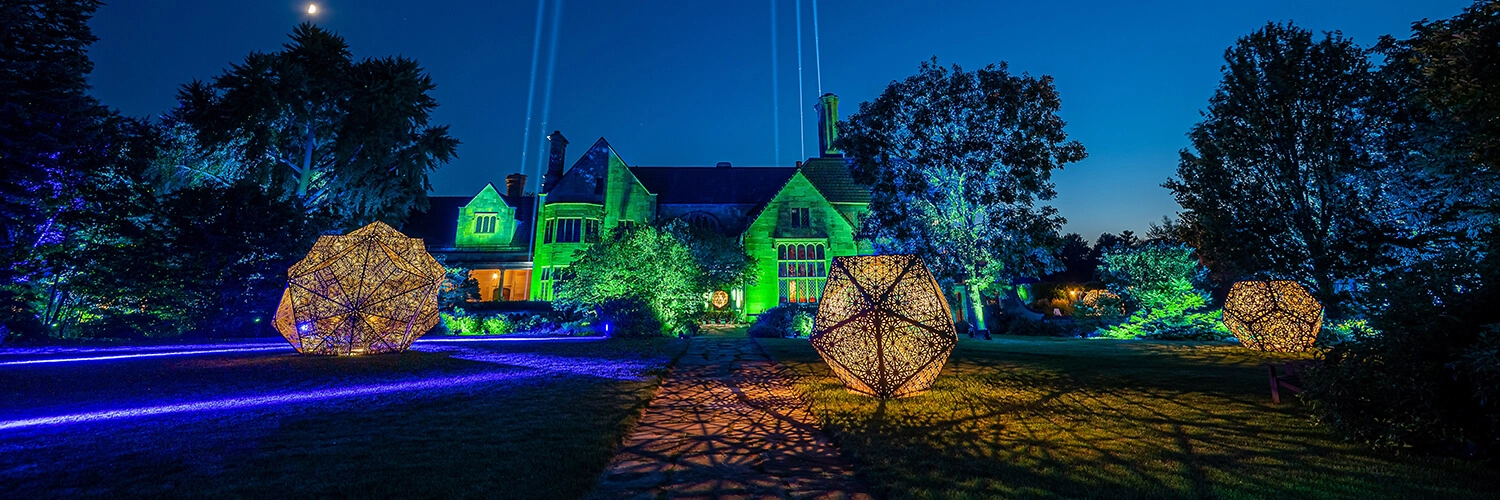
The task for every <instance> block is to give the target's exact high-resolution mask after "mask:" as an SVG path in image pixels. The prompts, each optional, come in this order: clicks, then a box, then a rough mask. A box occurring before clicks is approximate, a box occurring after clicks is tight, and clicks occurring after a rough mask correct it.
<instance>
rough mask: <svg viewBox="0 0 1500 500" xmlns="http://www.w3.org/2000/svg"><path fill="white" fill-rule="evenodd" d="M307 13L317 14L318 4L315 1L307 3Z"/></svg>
mask: <svg viewBox="0 0 1500 500" xmlns="http://www.w3.org/2000/svg"><path fill="white" fill-rule="evenodd" d="M307 13H308V14H317V13H318V4H315V3H310V4H307Z"/></svg>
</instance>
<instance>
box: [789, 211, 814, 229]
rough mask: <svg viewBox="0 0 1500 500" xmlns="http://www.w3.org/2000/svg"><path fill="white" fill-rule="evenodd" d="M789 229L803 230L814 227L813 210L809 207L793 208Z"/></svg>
mask: <svg viewBox="0 0 1500 500" xmlns="http://www.w3.org/2000/svg"><path fill="white" fill-rule="evenodd" d="M790 211H791V220H790V222H789V227H794V228H802V227H812V213H811V212H812V210H811V209H809V208H807V207H799V208H793V209H791V210H790Z"/></svg>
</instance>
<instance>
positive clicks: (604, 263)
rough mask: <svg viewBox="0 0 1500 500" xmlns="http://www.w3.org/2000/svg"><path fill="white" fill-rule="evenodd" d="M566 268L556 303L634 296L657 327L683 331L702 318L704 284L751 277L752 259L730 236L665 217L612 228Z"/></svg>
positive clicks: (591, 304) (580, 306) (594, 303)
mask: <svg viewBox="0 0 1500 500" xmlns="http://www.w3.org/2000/svg"><path fill="white" fill-rule="evenodd" d="M569 272H570V273H571V277H570V278H569V279H568V280H567V281H566V282H564V283H563V285H562V286H561V287H560V289H559V290H558V294H557V304H558V306H559V307H560V308H563V309H568V310H573V311H578V312H582V313H586V314H597V313H598V312H599V311H601V310H602V306H603V305H605V304H606V303H608V302H612V301H621V300H630V301H636V302H640V303H643V304H645V306H646V307H648V308H650V309H651V311H652V316H653V317H654V318H655V320H656V321H658V322H660V323H662V325H663V326H664V328H663V329H661V331H662V332H663V333H677V334H683V333H691V332H693V331H696V329H697V327H698V322H699V321H701V320H702V319H704V316H703V309H704V305H705V304H704V298H703V293H704V291H705V290H715V289H720V290H721V289H725V288H726V287H729V286H733V285H741V284H748V283H753V277H754V259H751V258H750V257H749V256H748V254H745V251H744V247H743V246H740V245H739V243H738V242H736V241H732V240H730V239H725V238H723V237H721V236H720V237H709V236H705V235H702V234H699V233H697V232H694V231H693V230H691V228H689V227H688V226H687V224H686V223H683V222H682V221H669V222H668V223H666V224H664V225H659V226H655V225H653V226H638V227H634V228H631V229H627V230H617V231H612V232H611V233H610V235H609V237H607V238H605V240H604V241H602V242H599V243H596V244H594V245H592V246H590V247H589V248H588V249H587V250H585V251H584V252H583V253H582V254H581V255H580V256H579V258H578V260H576V261H575V262H574V263H573V265H572V267H570V268H569ZM619 306H620V304H615V305H614V306H612V307H619Z"/></svg>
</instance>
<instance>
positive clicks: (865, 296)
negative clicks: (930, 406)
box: [810, 255, 958, 398]
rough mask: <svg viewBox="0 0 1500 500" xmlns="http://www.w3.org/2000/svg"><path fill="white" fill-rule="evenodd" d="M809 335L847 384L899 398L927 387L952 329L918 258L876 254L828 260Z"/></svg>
mask: <svg viewBox="0 0 1500 500" xmlns="http://www.w3.org/2000/svg"><path fill="white" fill-rule="evenodd" d="M810 340H811V342H812V345H813V348H815V349H817V351H818V355H819V356H822V357H823V361H824V362H826V363H828V366H829V368H831V369H832V370H833V373H834V374H835V375H837V376H838V377H839V380H842V381H843V382H844V385H845V386H846V387H848V388H849V389H850V390H852V391H855V392H859V393H862V394H866V395H870V396H875V397H878V398H899V397H902V396H909V395H912V394H916V393H919V392H922V391H925V390H927V389H928V388H930V387H932V383H933V381H934V380H936V379H937V375H938V372H941V371H942V370H943V364H944V363H946V362H947V360H948V355H949V354H950V353H952V352H953V346H954V344H957V343H958V335H957V332H956V330H955V329H954V325H953V317H952V315H951V312H950V310H949V309H948V301H947V299H945V298H944V297H943V293H942V289H941V288H940V287H939V286H938V283H937V280H936V279H934V278H933V277H932V273H931V272H929V271H928V270H927V266H926V265H924V264H923V263H922V259H919V258H917V257H916V256H913V255H876V256H861V257H835V258H834V259H833V266H832V267H830V268H829V269H828V283H827V284H826V285H825V286H824V287H823V300H822V301H821V302H820V303H819V305H818V315H817V318H816V319H815V320H814V321H813V334H812V338H811V339H810Z"/></svg>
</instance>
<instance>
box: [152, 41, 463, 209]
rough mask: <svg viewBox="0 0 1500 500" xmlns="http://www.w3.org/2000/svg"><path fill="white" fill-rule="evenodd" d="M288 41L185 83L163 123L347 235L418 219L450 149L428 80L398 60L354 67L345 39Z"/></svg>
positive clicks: (452, 147) (454, 147)
mask: <svg viewBox="0 0 1500 500" xmlns="http://www.w3.org/2000/svg"><path fill="white" fill-rule="evenodd" d="M291 39H292V40H291V42H290V43H288V44H286V45H285V46H284V48H283V49H282V50H281V51H279V52H272V53H260V52H256V53H252V54H250V55H249V56H248V57H246V58H245V61H244V62H242V63H239V64H235V65H233V66H232V67H230V69H229V70H228V71H226V72H224V74H222V75H219V76H218V77H215V78H214V79H213V81H211V82H202V81H194V82H191V83H188V84H187V85H184V86H183V88H182V90H181V92H180V93H179V97H178V98H179V100H180V101H181V103H182V106H181V107H180V108H178V109H177V110H176V111H174V112H173V114H172V115H171V117H170V118H169V120H170V121H173V122H181V123H186V124H188V125H190V126H191V127H192V128H193V129H195V130H196V131H197V136H196V140H197V141H198V142H200V143H202V144H203V145H204V146H206V147H207V148H209V149H215V148H222V147H231V148H233V149H235V153H236V154H235V156H236V157H237V159H238V160H239V161H240V162H242V163H243V167H242V171H243V175H245V176H248V177H249V178H250V179H251V180H253V181H255V182H258V183H261V184H262V185H265V186H267V187H270V188H275V189H279V190H282V191H284V192H285V193H286V194H287V195H289V196H296V197H297V198H300V199H301V200H302V202H303V204H304V205H305V206H306V207H308V208H309V209H310V210H317V209H329V210H332V211H334V212H335V213H337V214H339V216H340V218H341V219H343V220H344V224H343V225H344V226H349V227H352V226H358V225H362V224H363V223H365V222H368V221H370V220H375V219H382V220H387V221H397V220H399V219H400V218H401V217H404V216H405V214H407V213H409V212H411V211H412V210H414V209H418V210H420V209H426V208H427V191H428V190H429V189H430V188H431V186H430V185H429V183H428V180H427V173H428V172H429V171H431V170H435V169H436V168H438V167H439V166H441V165H442V164H444V163H447V162H448V161H450V160H452V159H453V158H454V157H455V156H456V153H457V149H458V140H457V139H454V138H452V137H450V136H449V135H448V127H447V126H446V125H436V126H434V125H430V124H429V114H430V113H431V112H432V110H433V109H434V108H436V107H437V105H438V103H437V101H436V100H435V99H433V98H432V96H431V95H430V94H429V93H430V92H431V91H432V89H433V88H434V85H433V83H432V79H431V77H429V76H428V75H427V74H426V73H425V72H424V71H423V70H422V68H421V66H419V65H418V64H417V62H416V61H414V60H411V59H407V58H404V57H385V58H377V59H363V60H358V61H356V60H354V58H353V56H352V55H351V54H350V52H349V47H348V45H347V44H346V43H345V42H344V39H343V38H342V37H339V36H338V35H337V34H334V33H332V32H329V31H327V30H324V29H322V28H319V27H317V26H315V25H312V24H310V23H304V24H302V25H299V26H297V28H296V30H294V31H293V32H292V35H291Z"/></svg>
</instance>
